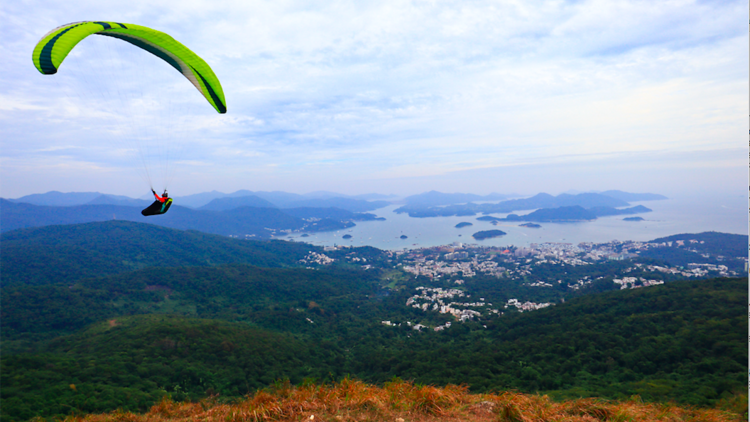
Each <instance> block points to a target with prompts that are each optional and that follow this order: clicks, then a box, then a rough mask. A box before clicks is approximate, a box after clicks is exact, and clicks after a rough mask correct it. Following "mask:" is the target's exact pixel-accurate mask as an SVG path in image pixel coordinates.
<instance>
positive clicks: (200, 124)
mask: <svg viewBox="0 0 750 422" xmlns="http://www.w3.org/2000/svg"><path fill="white" fill-rule="evenodd" d="M747 17H748V9H747V2H739V1H722V2H718V1H717V2H712V1H699V2H696V1H660V2H653V1H572V2H566V1H534V2H528V1H455V2H451V1H445V2H433V1H411V2H410V1H379V2H358V1H334V2H313V1H263V2H259V1H222V2H213V1H199V0H181V1H141V0H133V1H128V2H111V1H86V0H84V1H76V2H52V1H23V0H20V1H13V2H3V4H1V5H0V18H2V20H3V22H4V24H3V25H2V26H0V34H2V38H3V40H4V41H3V42H2V43H0V56H2V57H3V65H2V67H0V78H1V79H2V80H3V81H4V82H5V83H4V84H2V86H0V126H1V127H2V133H3V136H2V137H1V139H0V142H1V144H0V146H1V148H0V163H1V165H0V171H1V172H2V173H1V174H0V182H1V184H0V196H2V197H10V198H15V197H19V196H23V195H25V194H29V193H41V192H47V191H50V190H58V191H63V192H69V191H79V192H80V191H100V192H106V193H113V194H122V195H129V196H141V195H142V194H143V193H146V192H147V191H148V187H149V186H148V184H149V176H150V180H151V182H152V183H153V184H154V186H155V187H156V188H157V189H160V188H161V187H163V185H164V184H165V183H166V182H167V181H168V183H169V188H170V191H171V192H172V195H174V196H177V197H178V196H180V195H181V194H182V195H185V194H193V193H198V192H203V191H210V190H219V191H223V192H233V191H235V190H238V189H249V190H284V191H289V192H296V193H305V192H311V191H318V190H327V191H337V192H342V193H347V194H357V193H367V192H380V193H395V194H399V195H406V194H414V193H420V192H424V191H426V190H431V189H436V190H440V191H445V192H473V193H480V194H481V193H489V192H501V193H510V192H518V193H529V194H533V193H536V192H540V191H545V192H549V193H559V192H564V191H567V190H570V189H574V190H580V191H584V190H606V189H622V190H627V191H651V192H657V193H665V194H670V193H672V192H684V191H692V192H702V191H713V192H716V191H722V192H726V193H728V194H736V195H745V194H746V192H745V189H747V182H748V180H747V177H748V176H747V174H748V173H747V165H748V161H747V157H748V147H747V145H748V144H747V143H746V141H747V136H748V135H747V133H748V113H749V110H748V91H749V89H750V88H749V86H748V29H747V26H746V25H747ZM81 20H112V21H119V22H125V23H135V24H139V25H145V26H148V27H151V28H154V29H157V30H160V31H163V32H166V33H168V34H170V35H172V36H173V37H174V38H175V39H177V40H179V41H181V42H182V43H183V44H185V45H186V46H188V47H189V48H191V49H192V50H193V51H195V52H196V53H197V54H199V55H200V56H202V57H203V58H204V59H205V60H206V61H207V62H208V63H209V64H210V65H211V66H212V68H213V69H214V71H215V73H216V74H217V76H218V77H219V78H220V80H221V82H222V86H223V88H224V91H225V94H226V101H227V108H228V113H227V114H226V115H218V114H217V113H215V112H214V111H213V109H212V108H211V107H210V106H209V105H208V104H207V103H206V102H205V101H204V100H203V99H202V97H201V96H200V95H199V94H198V92H197V91H196V90H195V89H194V88H193V87H192V85H190V83H189V82H188V81H187V80H185V79H184V78H182V77H181V76H180V75H179V74H178V73H177V72H175V71H174V70H173V69H172V68H170V67H169V66H168V65H165V64H164V63H160V62H159V61H158V59H154V58H153V57H151V56H148V55H147V54H145V53H142V52H140V51H136V50H135V49H133V48H132V47H130V46H129V45H128V44H126V43H123V42H122V41H119V40H116V39H110V38H108V37H98V36H92V37H89V39H86V40H84V41H83V42H82V43H81V44H79V46H78V47H76V50H74V53H71V55H70V56H69V57H68V59H66V62H65V63H63V65H62V66H61V68H60V71H59V72H58V74H56V75H54V76H43V75H41V74H39V73H38V72H37V71H36V70H35V69H34V67H33V65H32V63H31V51H32V50H33V47H34V45H35V44H36V42H37V41H38V40H39V39H40V38H41V37H42V36H43V35H44V34H45V33H46V32H48V31H49V30H50V29H52V28H54V27H56V26H59V25H62V24H65V23H69V22H75V21H81ZM120 44H121V45H120ZM144 162H146V163H147V168H148V175H146V174H145V171H144V166H143V163H144ZM165 163H166V164H168V165H169V171H168V172H166V173H165V172H162V168H163V167H164V165H165ZM167 173H168V174H167Z"/></svg>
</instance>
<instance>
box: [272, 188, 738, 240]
mask: <svg viewBox="0 0 750 422" xmlns="http://www.w3.org/2000/svg"><path fill="white" fill-rule="evenodd" d="M635 205H643V206H645V207H647V208H650V209H652V210H653V211H652V212H649V213H643V214H636V215H619V216H610V217H600V218H598V219H596V220H594V221H586V222H577V223H538V224H540V225H541V226H542V227H540V228H528V227H521V226H520V224H521V223H520V222H498V224H497V225H492V224H491V223H490V222H489V221H478V220H477V217H481V216H482V215H481V214H478V215H475V216H472V217H429V218H412V217H409V216H408V215H407V214H396V213H395V212H393V211H394V210H395V209H396V208H398V207H399V206H401V205H390V206H387V207H384V208H380V209H378V210H375V211H370V212H371V213H372V214H376V215H377V216H378V217H384V218H385V221H363V222H357V223H356V226H355V227H351V228H348V229H344V230H338V231H332V232H323V233H311V234H309V235H308V236H307V237H303V236H302V235H301V234H293V235H288V236H281V237H279V238H281V239H286V240H294V241H300V242H306V243H311V244H313V245H319V246H334V245H346V246H374V247H376V248H379V249H384V250H398V249H415V248H420V247H431V246H440V245H450V244H453V243H455V242H459V243H464V244H476V245H486V246H498V247H500V246H510V245H515V246H528V245H529V244H531V243H543V242H556V243H573V244H577V243H580V242H594V243H605V242H609V241H612V240H620V241H623V240H636V241H648V240H653V239H656V238H659V237H664V236H670V235H675V234H682V233H701V232H706V231H716V232H722V233H733V234H745V235H747V234H748V200H747V197H745V196H743V195H737V196H715V197H710V196H692V197H690V196H684V197H675V198H670V199H665V200H658V201H643V202H633V203H631V206H635ZM529 212H531V210H528V211H514V213H515V214H518V215H524V214H528V213H529ZM491 215H492V216H495V217H505V216H506V215H507V214H501V213H498V214H491ZM633 216H639V217H642V218H643V219H644V221H624V220H623V219H624V218H625V217H633ZM461 222H468V223H472V225H471V226H467V227H463V228H460V229H459V228H456V227H455V226H456V224H458V223H461ZM482 230H502V231H504V232H506V233H507V234H506V235H505V236H500V237H496V238H492V239H485V240H476V239H474V238H473V237H472V236H471V235H472V234H474V233H476V232H478V231H482ZM345 235H350V236H351V238H350V239H344V238H343V236H345ZM402 235H403V236H406V239H402V238H401V236H402Z"/></svg>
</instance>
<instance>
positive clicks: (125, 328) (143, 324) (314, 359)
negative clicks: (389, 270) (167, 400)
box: [2, 266, 747, 418]
mask: <svg viewBox="0 0 750 422" xmlns="http://www.w3.org/2000/svg"><path fill="white" fill-rule="evenodd" d="M174 271H177V270H165V272H166V273H167V274H165V275H164V276H163V277H161V278H159V277H158V275H157V273H158V272H156V271H149V270H143V271H140V272H139V273H135V274H133V275H132V276H128V275H121V276H113V277H111V278H108V279H106V280H102V279H92V280H90V281H85V282H82V283H81V288H82V289H91V291H92V292H93V291H94V289H93V288H94V286H96V285H97V284H101V285H104V284H109V285H111V286H112V288H113V289H114V290H112V291H116V290H117V289H120V290H122V291H123V292H125V291H127V290H128V289H130V290H131V291H132V292H133V293H132V295H134V294H135V293H136V292H141V296H140V302H136V301H135V299H134V298H132V297H131V298H130V305H123V306H121V307H118V306H117V305H116V304H118V303H122V304H126V303H128V300H124V298H125V296H127V294H124V296H119V297H117V296H116V297H110V296H109V295H102V296H100V297H99V299H100V300H101V301H102V302H103V303H104V304H107V303H109V304H110V305H113V306H110V307H108V306H104V307H103V308H100V309H99V310H96V309H93V310H92V311H91V313H92V315H94V316H95V318H94V319H96V318H100V320H99V322H96V323H94V324H93V325H90V326H89V328H85V329H81V330H80V331H78V332H76V333H74V334H72V335H68V336H62V337H58V338H57V339H56V340H53V341H47V342H44V343H43V345H41V346H38V347H41V348H42V350H39V351H37V352H35V353H28V352H26V353H23V352H22V353H15V354H11V355H8V354H4V356H3V358H2V364H3V367H2V372H3V374H4V379H5V380H6V381H5V382H4V383H3V386H2V398H3V403H4V406H3V410H2V411H3V413H4V414H5V415H6V416H9V417H10V416H12V417H16V418H28V417H30V416H32V415H35V414H44V415H52V414H61V413H62V414H65V413H68V412H69V411H70V409H71V408H73V409H78V410H80V411H83V412H93V411H106V410H112V409H114V408H115V407H121V408H124V409H129V410H145V409H146V408H147V407H148V406H150V405H151V404H153V403H154V402H156V401H158V400H159V399H160V398H161V397H163V396H164V395H167V394H168V395H170V396H172V397H173V398H177V399H187V398H191V399H195V398H199V397H204V396H207V395H210V394H216V393H218V394H220V395H221V396H222V397H232V396H238V395H243V394H247V393H251V392H253V391H254V390H255V389H256V388H259V387H262V386H265V385H269V384H270V383H272V382H273V381H274V380H275V379H282V378H288V379H290V381H291V382H293V383H301V382H303V380H305V379H311V380H312V379H315V380H317V381H318V382H324V381H328V380H334V379H340V377H343V376H344V375H346V374H350V375H351V376H354V377H356V378H360V379H363V380H366V381H370V382H375V383H382V382H386V381H388V380H390V379H392V378H393V377H401V378H404V379H411V380H414V381H415V382H418V383H427V384H436V385H445V384H447V383H465V384H467V385H469V387H470V388H471V389H472V390H473V391H491V390H492V391H497V390H505V389H518V390H520V391H526V392H536V391H540V392H546V393H548V394H551V395H552V396H553V397H560V398H562V397H578V396H601V397H610V398H627V397H629V396H631V395H634V394H638V395H640V396H641V397H642V398H643V399H644V400H648V401H665V400H675V401H678V402H681V403H689V404H695V405H701V406H710V405H712V404H713V403H715V402H716V401H717V400H720V399H722V398H728V397H731V395H732V394H733V393H736V392H740V391H742V390H743V389H744V388H745V387H744V385H745V384H744V383H745V380H746V362H747V349H746V348H745V347H744V346H745V335H746V333H747V319H746V317H745V310H746V308H745V306H746V302H747V280H746V279H717V280H703V281H680V282H673V283H669V284H666V285H662V286H655V287H650V288H644V289H638V290H628V291H616V292H609V293H605V294H599V295H588V296H584V297H581V298H578V299H573V300H569V301H567V302H566V303H564V304H560V305H557V306H554V307H549V308H546V309H541V310H538V311H534V312H530V313H521V314H519V313H516V314H512V315H507V316H500V317H497V318H492V319H485V320H480V321H476V322H465V323H458V322H456V321H454V323H453V325H451V327H450V328H449V329H445V330H443V331H439V332H435V331H432V330H422V331H418V330H414V329H413V327H410V326H408V325H407V324H406V322H407V321H410V320H411V321H415V320H417V318H422V319H421V321H422V322H425V323H429V322H430V321H433V322H434V323H436V324H437V323H441V322H445V321H446V320H450V319H449V317H448V316H446V315H441V314H437V313H435V314H434V315H433V316H428V317H425V316H424V315H423V314H422V313H419V312H418V311H416V310H414V309H412V308H408V307H405V306H404V302H403V296H402V295H401V294H399V292H398V290H390V289H382V287H380V286H378V285H377V279H376V278H368V277H370V276H368V275H366V274H365V273H362V272H341V273H330V272H328V271H324V270H304V269H288V270H281V269H279V270H261V269H253V268H252V267H247V266H239V267H238V266H230V267H221V268H195V269H193V270H191V271H194V272H195V271H197V273H194V274H193V276H192V277H189V278H190V280H182V279H183V278H184V277H183V276H184V275H185V273H184V272H183V273H180V272H175V273H174V274H173V275H169V272H174ZM180 271H182V270H180ZM268 271H271V272H268ZM279 271H282V273H279ZM283 271H286V272H287V273H283ZM200 274H203V275H200ZM107 280H108V281H107ZM154 280H157V281H163V282H164V285H162V286H159V285H151V284H148V283H150V282H154ZM248 282H249V283H248ZM118 283H120V284H118ZM117 286H119V287H117ZM149 286H152V288H149ZM37 288H39V287H37ZM73 290H75V289H73ZM112 291H110V293H111V292H112ZM188 292H190V294H188ZM58 293H59V294H61V292H58ZM4 295H5V293H4ZM188 298H192V299H188ZM201 298H203V299H201ZM47 299H48V300H49V301H50V302H48V303H46V307H48V308H49V309H50V312H49V313H37V312H33V310H32V311H31V312H28V309H29V308H28V307H29V306H33V305H32V304H33V303H36V302H37V300H42V299H41V298H36V299H33V300H31V302H32V304H29V303H24V301H23V300H21V297H13V298H8V297H7V296H4V297H3V303H4V304H6V303H15V302H18V303H17V305H15V306H14V307H12V308H11V309H7V308H6V307H5V306H4V307H3V325H4V327H3V332H4V333H5V332H7V331H9V330H15V333H16V335H20V336H21V337H23V335H22V334H23V332H24V331H26V332H28V330H32V331H33V330H38V331H37V332H36V334H37V335H41V334H43V333H41V331H44V330H51V331H54V330H56V329H57V328H58V327H55V326H54V323H53V322H52V321H54V320H58V319H59V318H61V315H62V317H63V321H64V312H63V310H64V309H65V307H66V306H69V307H71V308H73V309H72V311H73V312H71V313H72V314H76V312H75V310H79V311H83V310H84V309H86V308H88V307H89V305H90V304H93V303H95V302H96V300H95V298H91V302H90V303H80V304H77V303H75V302H74V301H71V300H70V299H69V297H67V298H58V297H57V296H55V295H50V296H48V297H47ZM58 300H59V303H58V304H57V305H55V304H54V302H55V301H58ZM245 302H248V303H245ZM196 303H197V304H196ZM133 306H140V308H137V307H133ZM55 309H57V311H55ZM24 310H26V312H27V313H26V314H23V312H24ZM148 312H151V314H150V315H143V316H137V314H142V313H148ZM153 312H159V313H158V314H154V313H153ZM129 313H133V314H135V315H134V316H132V317H128V316H125V315H127V314H129ZM9 314H16V315H17V318H15V319H14V318H12V317H11V316H10V315H9ZM33 316H36V319H33ZM195 316H200V317H202V318H203V319H195V318H194V317H195ZM24 317H29V318H32V320H31V321H28V323H27V322H24V321H23V319H24ZM384 320H388V321H390V322H391V324H392V325H386V324H383V323H382V321H384ZM229 321H234V322H229ZM66 323H67V322H66ZM6 324H7V325H6ZM11 324H15V325H14V326H12V327H11ZM24 324H27V325H26V326H24ZM32 337H33V336H32ZM26 340H27V341H28V342H31V341H32V340H33V338H26ZM29 344H30V343H29ZM71 385H73V386H74V387H75V388H73V387H72V386H71ZM52 397H55V399H54V400H51V399H49V398H52ZM30 403H34V405H33V406H32V405H30Z"/></svg>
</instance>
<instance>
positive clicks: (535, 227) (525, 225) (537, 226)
mask: <svg viewBox="0 0 750 422" xmlns="http://www.w3.org/2000/svg"><path fill="white" fill-rule="evenodd" d="M518 226H519V227H529V228H532V229H538V228H540V227H542V226H540V225H539V224H536V223H524V224H519V225H518Z"/></svg>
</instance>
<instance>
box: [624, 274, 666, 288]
mask: <svg viewBox="0 0 750 422" xmlns="http://www.w3.org/2000/svg"><path fill="white" fill-rule="evenodd" d="M612 282H614V283H615V284H619V285H620V290H623V289H637V288H639V287H648V286H656V285H657V284H664V282H663V281H661V280H646V279H645V278H643V277H623V278H615V279H613V280H612Z"/></svg>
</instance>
